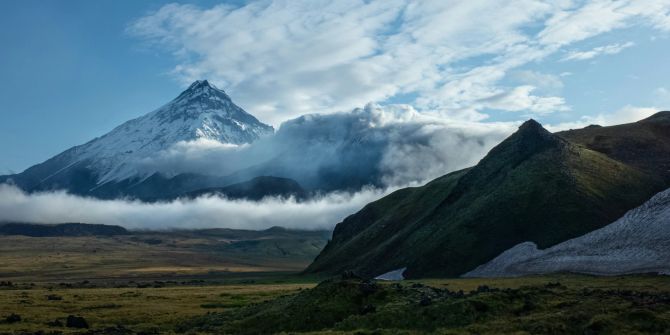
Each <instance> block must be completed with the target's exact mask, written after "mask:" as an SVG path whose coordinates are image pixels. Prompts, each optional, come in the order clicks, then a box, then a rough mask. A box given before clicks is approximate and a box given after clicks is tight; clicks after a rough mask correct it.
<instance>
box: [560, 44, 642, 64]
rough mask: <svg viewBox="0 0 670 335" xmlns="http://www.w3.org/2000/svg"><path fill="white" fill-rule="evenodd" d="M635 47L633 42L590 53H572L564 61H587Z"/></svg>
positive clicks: (601, 48) (606, 47) (612, 45)
mask: <svg viewBox="0 0 670 335" xmlns="http://www.w3.org/2000/svg"><path fill="white" fill-rule="evenodd" d="M633 45H635V43H633V42H626V43H614V44H609V45H604V46H600V47H595V48H593V49H591V50H588V51H571V52H569V53H568V54H567V55H566V56H565V57H563V61H569V60H587V59H592V58H595V57H597V56H600V55H615V54H618V53H619V52H621V51H623V50H624V49H627V48H630V47H632V46H633Z"/></svg>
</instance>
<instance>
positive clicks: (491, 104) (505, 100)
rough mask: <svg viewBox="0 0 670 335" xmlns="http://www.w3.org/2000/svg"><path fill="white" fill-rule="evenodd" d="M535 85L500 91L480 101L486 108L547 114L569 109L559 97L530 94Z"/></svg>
mask: <svg viewBox="0 0 670 335" xmlns="http://www.w3.org/2000/svg"><path fill="white" fill-rule="evenodd" d="M534 90H535V86H531V85H524V86H519V87H516V88H514V89H513V90H511V91H507V92H502V93H500V94H498V95H495V96H492V97H490V98H487V99H485V100H482V101H480V103H481V104H482V105H483V106H485V107H486V108H491V109H502V110H507V111H514V112H518V111H530V112H535V113H538V114H548V113H553V112H556V111H567V110H570V108H569V107H568V106H566V105H565V99H563V98H561V97H539V96H535V95H533V94H532V92H533V91H534Z"/></svg>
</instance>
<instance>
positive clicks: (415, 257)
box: [307, 120, 664, 277]
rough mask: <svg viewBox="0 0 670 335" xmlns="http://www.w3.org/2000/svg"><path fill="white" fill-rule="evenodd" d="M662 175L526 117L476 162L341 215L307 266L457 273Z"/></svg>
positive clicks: (580, 225) (547, 236)
mask: <svg viewBox="0 0 670 335" xmlns="http://www.w3.org/2000/svg"><path fill="white" fill-rule="evenodd" d="M663 184H664V183H663V182H661V179H660V178H659V177H658V176H654V175H653V174H651V173H648V172H643V171H642V170H640V169H638V168H636V167H633V166H631V165H627V164H624V163H622V162H619V161H616V160H614V159H612V158H609V157H607V156H606V155H604V154H602V153H599V152H596V151H593V150H590V149H588V148H585V147H583V146H581V145H576V144H573V143H570V142H568V141H567V140H565V139H564V138H562V137H559V136H556V135H554V134H551V133H550V132H548V131H547V130H545V129H544V128H542V126H541V125H540V124H539V123H537V122H535V121H533V120H530V121H527V122H526V123H524V124H523V125H522V126H521V127H520V128H519V130H518V131H517V132H516V133H514V134H513V135H512V136H510V137H509V138H507V139H506V140H505V141H503V142H502V143H500V144H499V145H498V146H496V147H495V148H493V149H492V150H491V151H490V152H489V154H488V155H487V156H486V157H485V158H484V159H482V160H481V161H480V162H479V164H477V165H476V166H475V167H473V168H470V169H467V170H462V171H457V172H454V173H451V174H448V175H446V176H443V177H441V178H438V179H436V180H434V181H432V182H430V183H428V184H427V185H425V186H423V187H418V188H408V189H403V190H399V191H397V192H395V193H393V194H391V195H389V196H387V197H385V198H382V199H380V200H379V201H376V202H374V203H371V204H369V205H368V206H366V207H365V208H364V209H363V210H361V211H360V212H358V213H356V214H354V215H352V216H350V217H348V218H346V219H345V220H344V221H343V222H342V223H340V224H338V225H337V227H336V228H335V231H334V233H333V239H332V240H331V241H330V242H329V243H328V245H327V246H326V248H325V249H324V251H323V252H322V253H321V254H320V255H319V256H318V257H317V258H316V260H315V261H314V263H313V264H312V265H310V267H309V268H308V269H307V271H308V272H326V273H334V272H339V271H342V270H347V269H350V270H354V271H357V272H358V273H360V274H363V275H365V276H376V275H379V274H382V273H384V272H387V271H390V270H394V269H398V268H402V267H407V271H406V272H405V275H406V276H409V277H426V276H457V275H460V274H462V273H465V272H467V271H469V270H472V269H474V268H475V267H477V266H478V265H480V264H482V263H484V262H486V261H488V260H490V259H492V258H493V257H495V256H497V255H498V254H499V253H500V252H502V251H504V250H506V249H508V248H510V247H512V246H514V245H516V244H518V243H520V242H524V241H533V242H535V243H537V244H538V245H539V246H540V247H541V248H544V247H548V246H551V245H554V244H556V243H559V242H562V241H565V240H567V239H569V238H573V237H576V236H579V235H582V234H584V233H587V232H589V231H592V230H595V229H597V228H600V227H602V226H604V225H606V224H608V223H610V222H612V221H614V220H615V219H617V218H618V217H620V216H621V215H623V214H624V213H625V212H626V211H627V210H628V209H631V208H633V207H636V206H638V205H640V204H641V203H643V202H644V201H645V200H647V199H648V198H650V197H651V196H652V195H653V194H655V193H656V192H658V191H660V190H661V189H663V187H664V185H663Z"/></svg>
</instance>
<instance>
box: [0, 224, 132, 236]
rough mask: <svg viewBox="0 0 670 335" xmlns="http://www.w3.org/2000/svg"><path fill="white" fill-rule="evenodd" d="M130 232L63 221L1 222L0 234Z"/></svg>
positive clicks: (42, 234)
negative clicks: (41, 222) (37, 222)
mask: <svg viewBox="0 0 670 335" xmlns="http://www.w3.org/2000/svg"><path fill="white" fill-rule="evenodd" d="M128 234H130V233H129V232H128V231H127V230H126V229H124V228H123V227H119V226H110V225H103V224H84V223H61V224H53V225H44V224H30V223H0V235H23V236H32V237H47V236H51V237H55V236H115V235H128Z"/></svg>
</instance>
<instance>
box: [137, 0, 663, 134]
mask: <svg viewBox="0 0 670 335" xmlns="http://www.w3.org/2000/svg"><path fill="white" fill-rule="evenodd" d="M645 2H649V1H645ZM657 7H658V6H657ZM657 9H658V8H657ZM652 14H653V15H654V17H658V15H659V14H658V12H656V13H651V12H650V11H648V10H645V9H644V8H641V6H638V5H636V4H634V3H632V2H628V1H618V2H611V1H597V2H590V3H587V4H584V5H573V4H572V2H571V1H559V2H556V1H540V0H522V1H515V2H497V1H486V0H472V1H433V2H411V1H407V0H392V1H362V0H343V1H290V2H289V1H282V0H276V1H271V0H264V1H255V2H251V3H249V4H246V5H243V6H240V7H235V6H229V5H218V6H214V7H211V8H199V7H196V6H192V5H177V4H171V5H166V6H164V7H162V8H161V9H159V10H158V11H156V12H154V13H151V14H149V15H147V16H144V17H142V18H140V19H139V20H137V21H135V22H134V23H133V24H132V25H131V26H130V27H129V31H130V32H131V33H133V34H134V35H136V36H140V37H142V38H144V39H146V40H147V41H149V42H150V43H154V44H157V45H160V46H163V47H166V48H168V49H169V50H171V51H172V52H173V53H174V54H175V56H176V57H177V58H178V59H179V65H178V66H177V67H175V69H174V73H175V74H176V75H177V76H178V77H179V78H181V79H182V80H184V81H185V82H188V81H191V80H194V79H198V78H202V77H209V78H210V79H213V80H214V81H215V82H217V83H218V84H219V85H220V86H222V87H224V88H226V89H227V90H229V91H230V93H231V94H232V95H233V96H234V97H236V100H239V101H240V103H241V104H242V105H243V106H245V107H246V108H247V109H249V110H250V111H251V112H252V113H254V114H258V115H259V116H261V118H262V119H264V120H269V121H270V122H272V123H274V124H278V123H279V122H280V121H282V120H285V119H287V118H290V117H295V116H297V115H300V114H304V113H308V112H314V111H318V112H333V111H338V110H350V109H352V108H354V107H355V106H360V105H363V104H365V103H367V102H368V101H378V102H381V101H385V100H386V99H388V98H390V97H393V96H396V95H400V94H414V95H415V96H416V101H414V102H413V103H415V105H416V106H417V107H418V108H421V109H425V110H435V111H439V112H440V113H442V114H446V115H450V116H451V117H459V118H462V119H467V120H481V119H482V118H485V115H483V114H482V111H481V110H479V109H478V108H474V107H472V106H471V104H472V102H474V101H479V100H483V99H487V98H492V97H494V96H497V95H499V94H501V91H510V92H511V91H515V92H511V93H518V90H519V88H518V87H505V86H502V85H501V84H500V81H501V80H502V79H503V78H504V77H505V76H506V74H507V73H508V71H510V70H512V69H515V68H518V67H520V66H523V65H525V64H527V63H529V62H532V61H537V60H540V59H543V58H544V57H546V56H547V55H549V54H552V53H554V52H556V51H557V50H559V48H560V47H561V46H563V45H567V44H570V43H574V42H577V41H581V40H584V39H586V38H589V37H592V36H595V35H598V34H600V33H604V32H607V31H611V30H612V29H616V28H620V27H624V26H625V25H626V24H629V23H630V22H631V21H632V19H633V18H634V17H640V16H644V17H650V16H651V15H652ZM654 22H657V23H653V24H654V25H655V26H658V27H662V26H663V25H662V24H661V22H664V21H663V17H658V18H656V19H655V21H654ZM538 25H540V26H543V27H544V28H543V29H542V30H541V31H540V32H539V33H538V34H533V33H531V32H530V31H532V30H527V29H526V28H528V27H536V26H538ZM474 58H477V59H478V60H476V61H473V59H474ZM480 59H483V61H482V60H480ZM547 98H548V99H549V100H547V99H543V97H538V98H537V99H529V100H527V102H528V103H531V104H534V103H538V104H540V106H538V107H531V108H529V109H528V111H530V112H533V111H541V112H545V111H546V109H547V107H546V104H547V102H548V101H549V102H550V103H551V104H555V103H559V102H560V101H561V100H559V99H555V98H554V97H547ZM514 107H515V108H517V107H518V106H516V105H515V106H514ZM558 109H560V108H558Z"/></svg>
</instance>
